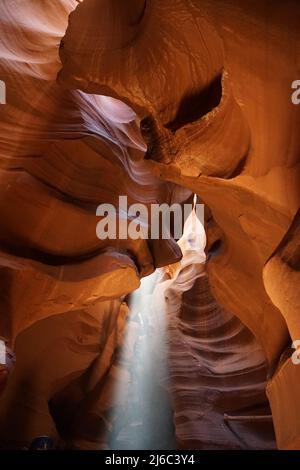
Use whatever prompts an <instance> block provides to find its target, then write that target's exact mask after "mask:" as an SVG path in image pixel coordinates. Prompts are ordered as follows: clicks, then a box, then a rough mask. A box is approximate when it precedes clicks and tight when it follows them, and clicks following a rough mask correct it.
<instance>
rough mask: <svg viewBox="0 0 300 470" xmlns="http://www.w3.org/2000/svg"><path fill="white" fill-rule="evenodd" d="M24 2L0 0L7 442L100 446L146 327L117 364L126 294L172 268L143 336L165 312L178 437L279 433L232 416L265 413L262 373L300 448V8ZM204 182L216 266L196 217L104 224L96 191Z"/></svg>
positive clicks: (223, 0) (203, 439)
mask: <svg viewBox="0 0 300 470" xmlns="http://www.w3.org/2000/svg"><path fill="white" fill-rule="evenodd" d="M17 6H18V8H16V2H11V0H2V2H1V5H0V18H1V20H0V23H1V39H0V80H1V81H2V80H3V81H5V85H6V92H7V104H5V105H2V104H1V114H0V175H1V178H0V217H1V233H0V245H1V251H0V278H1V289H0V305H1V314H0V338H3V339H5V341H6V344H7V346H13V347H14V348H15V351H16V356H17V362H16V367H15V369H14V370H13V371H12V373H11V375H10V377H9V379H8V381H7V385H6V388H5V389H4V392H3V394H2V397H1V400H0V436H1V440H2V442H3V443H4V447H5V446H12V447H20V446H22V445H28V443H29V442H30V440H31V439H32V438H33V437H35V436H36V435H37V434H40V433H43V434H45V433H48V434H49V435H51V436H53V437H54V438H55V439H56V441H58V440H59V436H60V438H62V439H63V440H64V445H67V446H68V447H71V448H91V449H98V448H106V447H107V446H108V440H109V439H108V435H109V434H112V435H114V434H115V433H116V432H115V428H116V427H118V420H114V417H113V412H114V410H115V409H116V408H117V409H118V410H122V407H123V408H124V406H125V404H126V403H128V400H130V385H129V383H130V366H129V363H130V361H133V358H134V356H135V349H134V345H135V344H136V342H137V337H138V336H139V333H138V332H137V329H138V327H136V326H135V325H131V328H132V331H131V334H130V335H129V339H128V338H127V339H128V341H127V343H126V342H125V344H126V348H127V353H125V359H124V357H122V354H121V353H120V346H121V345H122V344H123V342H124V337H123V335H124V327H125V322H126V317H127V307H126V306H125V304H123V303H122V302H123V300H124V298H125V296H126V295H127V294H129V293H131V292H133V291H134V290H135V289H136V288H138V286H139V284H140V279H141V278H142V277H144V276H147V275H149V274H151V273H153V271H155V269H156V268H159V267H163V266H167V267H166V268H165V269H164V270H163V274H162V281H163V282H162V283H161V284H158V285H157V286H156V288H155V289H154V290H155V296H156V301H157V304H156V306H153V307H154V309H153V312H154V318H155V321H156V328H157V330H156V331H157V332H158V334H157V339H156V340H155V339H154V340H153V348H152V349H153V350H154V351H155V344H158V343H156V341H157V342H158V339H159V338H160V334H159V327H160V326H162V323H161V319H160V317H159V312H160V308H166V309H167V318H168V322H169V326H168V333H169V358H170V364H169V365H170V371H169V372H170V374H171V379H172V385H171V392H172V394H173V398H174V422H175V428H176V436H177V439H178V442H179V445H180V446H181V447H185V448H186V447H190V446H196V447H205V448H228V447H229V448H272V447H273V446H274V443H273V435H272V426H271V423H270V422H269V423H267V424H264V425H261V426H260V427H258V426H257V422H261V420H260V418H261V417H260V415H259V420H258V421H257V422H256V424H255V423H254V424H253V422H252V423H251V424H249V423H248V424H245V423H244V424H238V425H237V424H236V421H235V424H234V425H232V426H233V427H232V428H231V430H230V429H229V428H230V426H229V425H228V426H227V425H225V424H224V422H223V413H234V414H235V415H236V414H239V413H240V410H238V408H240V407H246V409H248V410H249V409H251V410H252V413H258V414H260V413H262V412H264V413H268V405H267V402H266V399H265V385H266V377H267V374H268V378H269V382H268V386H267V394H268V397H269V400H270V404H271V409H272V415H273V419H274V425H275V432H276V439H277V445H278V447H279V448H294V449H295V448H299V432H300V430H299V424H298V422H299V419H298V418H299V417H298V414H297V412H295V413H294V414H293V415H291V413H288V409H289V408H291V407H293V408H295V407H296V396H297V390H298V389H299V385H298V383H299V373H298V369H297V367H296V365H294V364H293V363H292V360H291V358H290V357H289V355H290V351H288V352H286V347H287V345H288V344H289V342H290V339H292V340H293V341H297V340H300V329H299V321H298V310H299V309H298V306H299V301H298V297H297V292H298V289H297V287H298V284H299V276H298V272H299V241H298V240H299V206H300V200H299V189H298V188H299V176H298V175H299V148H300V140H299V132H298V128H299V121H300V113H299V109H300V108H299V107H297V106H295V105H294V104H293V103H292V101H291V93H292V91H291V84H292V82H293V81H294V80H296V79H297V76H298V72H299V57H300V54H299V52H300V51H299V47H300V43H299V31H298V30H299V27H298V26H299V18H300V6H299V3H298V2H297V0H291V1H290V2H284V3H283V2H281V3H280V2H273V4H272V5H271V4H270V2H267V1H266V0H264V1H261V0H260V1H258V0H257V1H256V0H255V1H253V0H245V1H244V2H239V1H238V0H214V1H211V0H164V1H163V2H161V1H159V0H130V2H127V3H126V2H124V1H122V0H83V2H78V1H76V0H55V1H53V0H24V1H22V2H17ZM287 51H289V53H288V54H287ZM298 78H299V77H298ZM193 194H196V195H197V196H198V200H201V201H202V202H204V203H205V204H206V206H207V209H206V229H207V238H208V243H207V248H206V252H207V275H208V277H207V275H206V273H204V268H203V263H204V261H205V258H204V253H203V249H204V246H202V245H201V250H200V251H199V252H197V253H195V245H196V244H197V242H199V240H198V241H197V235H195V233H197V234H198V236H199V234H200V233H201V231H200V229H199V227H198V232H197V231H196V232H193V237H194V238H193V237H192V238H191V239H188V238H183V239H182V240H180V241H179V242H178V244H177V243H175V241H174V240H173V239H170V240H162V239H161V240H150V241H147V240H132V239H126V240H123V239H118V238H117V239H116V240H108V239H106V240H99V238H98V237H97V235H96V225H97V222H98V221H99V217H97V216H96V209H97V206H98V205H99V204H101V203H108V204H113V205H114V206H115V205H117V202H118V197H119V196H120V195H126V196H127V197H128V202H129V204H132V203H136V202H137V203H143V204H145V205H146V206H147V207H148V208H149V207H150V205H151V204H153V203H163V202H166V203H169V204H171V203H173V202H179V203H180V204H183V203H184V202H186V201H190V200H191V199H192V198H193ZM118 215H120V216H121V217H123V214H118ZM122 220H124V218H123V219H122ZM130 222H131V218H130V217H127V215H126V216H125V224H126V225H128V224H129V223H130ZM147 229H148V230H150V226H149V224H148V225H147ZM202 241H203V240H202ZM203 244H204V243H203ZM191 246H193V248H191ZM180 247H181V249H182V252H183V253H184V259H183V260H182V261H180V259H181V256H182V254H181V249H180ZM165 295H166V297H167V302H166V299H165ZM147 299H148V300H149V302H151V299H152V300H153V301H154V297H147ZM155 312H156V313H155ZM128 323H134V322H132V321H131V322H130V321H129V322H128ZM126 348H125V349H126ZM157 351H158V352H162V351H161V350H160V349H159V348H158V350H157ZM158 352H156V357H157V358H158V361H159V354H158ZM283 352H284V354H283V355H282V353H283ZM126 354H127V356H126ZM162 354H163V352H162ZM280 358H281V359H280ZM3 370H4V371H3ZM149 370H151V368H150V369H149ZM7 372H8V368H5V369H4V368H1V376H2V378H3V376H5V382H6V378H7V375H8V374H7ZM157 380H158V379H157ZM1 382H2V383H3V381H2V380H1ZM118 386H121V388H122V389H123V394H121V395H120V396H119V397H118V398H116V396H114V394H113V393H112V391H113V390H115V389H116V387H118ZM2 388H4V387H3V386H2ZM118 400H119V401H118ZM263 419H265V418H264V417H263ZM121 421H122V420H121ZM254 422H255V420H254ZM20 423H22V424H21V425H20ZM116 423H117V424H116ZM226 426H227V427H226ZM235 426H236V427H235ZM209 430H210V431H209ZM57 432H58V433H59V436H58V434H57ZM125 434H126V433H125ZM237 436H239V437H237Z"/></svg>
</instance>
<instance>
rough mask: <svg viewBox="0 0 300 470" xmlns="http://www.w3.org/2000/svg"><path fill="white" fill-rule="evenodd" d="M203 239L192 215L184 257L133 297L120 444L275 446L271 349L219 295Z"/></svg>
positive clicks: (118, 420) (115, 433)
mask: <svg viewBox="0 0 300 470" xmlns="http://www.w3.org/2000/svg"><path fill="white" fill-rule="evenodd" d="M192 220H193V223H192V222H191V221H192ZM204 237H205V235H204V232H203V228H202V227H201V226H200V224H199V221H197V223H196V222H195V216H194V214H193V217H190V220H188V221H187V223H186V227H185V233H184V235H183V237H182V239H181V240H179V245H180V247H181V249H182V252H183V259H182V260H181V262H179V263H178V264H177V266H169V267H167V268H162V269H160V270H158V271H156V272H155V273H154V274H153V275H151V276H149V277H147V278H145V279H143V280H142V283H141V287H140V288H139V289H138V290H137V291H136V292H134V293H133V294H132V296H131V301H130V303H129V309H130V314H129V321H128V325H127V333H126V334H125V344H124V346H123V348H122V352H121V353H120V356H121V357H120V362H123V364H127V367H128V369H129V371H130V379H129V380H130V385H129V392H128V399H127V402H126V403H125V404H123V406H122V407H120V409H117V410H116V411H115V412H114V419H113V423H114V424H113V430H112V433H111V437H110V441H109V445H110V447H111V448H113V449H134V448H138V449H172V448H176V447H177V448H187V449H188V448H204V449H222V448H223V449H274V448H276V445H275V435H274V429H273V424H272V418H271V415H270V413H271V412H270V408H269V405H268V401H267V398H266V396H265V391H264V390H265V381H266V374H267V365H266V362H265V359H264V355H263V353H262V350H261V349H260V347H259V346H258V344H257V343H256V341H255V339H254V337H253V335H252V334H251V333H250V332H249V330H247V328H246V327H245V326H244V325H242V323H241V322H240V321H239V320H238V319H237V318H236V317H235V316H233V315H232V314H229V313H228V312H226V311H224V309H222V308H220V306H219V305H218V304H217V302H216V300H215V299H214V297H213V295H212V293H211V290H210V286H209V282H208V277H207V274H206V272H205V254H204V251H203V248H204V243H205V242H204V239H203V238H204ZM197 242H198V243H197ZM122 393H123V391H122V390H117V393H116V398H117V402H118V395H121V394H122ZM228 414H229V416H230V417H229V419H230V420H229V421H228V420H224V415H228ZM239 417H241V418H239Z"/></svg>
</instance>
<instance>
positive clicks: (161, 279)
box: [109, 211, 206, 450]
mask: <svg viewBox="0 0 300 470" xmlns="http://www.w3.org/2000/svg"><path fill="white" fill-rule="evenodd" d="M205 243H206V237H205V232H204V229H203V226H202V224H201V223H200V222H199V220H198V219H197V216H196V213H195V211H193V212H192V213H191V214H190V216H189V217H188V219H187V220H186V223H185V227H184V234H183V237H182V238H181V239H180V240H179V245H180V246H181V249H182V251H183V254H184V257H183V260H182V262H181V263H177V264H175V265H170V266H168V267H167V268H163V269H160V270H157V271H156V272H155V273H154V274H152V275H151V276H148V277H146V278H144V279H142V281H141V286H140V288H139V289H138V290H137V291H135V292H134V293H133V295H132V297H131V301H130V305H129V308H130V315H129V319H128V325H127V331H126V337H125V341H124V346H123V349H122V353H121V358H120V361H119V362H120V363H121V364H122V366H123V368H124V369H125V368H126V369H127V370H129V373H130V383H129V387H127V390H126V386H125V381H124V378H120V380H118V384H119V385H118V389H117V390H115V403H116V407H115V409H114V416H113V431H112V434H111V436H110V442H109V445H110V447H111V448H112V449H119V450H121V449H146V450H151V449H162V450H165V449H174V448H175V446H176V443H175V431H174V425H173V412H172V409H171V397H170V394H169V389H170V386H169V380H170V372H169V368H168V324H167V309H166V298H165V291H166V289H167V288H168V286H169V285H170V284H172V283H173V282H174V279H175V278H176V277H177V275H178V273H179V271H180V266H182V263H184V262H185V256H189V254H192V256H193V261H195V263H196V264H197V265H198V266H199V264H203V263H204V262H205V254H204V247H205ZM124 376H126V373H124Z"/></svg>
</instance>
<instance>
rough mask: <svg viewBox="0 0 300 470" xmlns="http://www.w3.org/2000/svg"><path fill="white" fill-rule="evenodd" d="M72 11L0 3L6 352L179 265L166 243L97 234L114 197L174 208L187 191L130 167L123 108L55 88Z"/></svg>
mask: <svg viewBox="0 0 300 470" xmlns="http://www.w3.org/2000/svg"><path fill="white" fill-rule="evenodd" d="M17 4H18V8H16V5H17ZM76 5H77V3H76V2H74V1H58V0H57V1H54V2H53V1H46V2H45V1H44V0H40V1H33V0H32V1H30V0H29V1H26V2H11V1H4V2H2V4H1V18H2V20H1V21H2V23H3V25H4V27H3V32H2V34H1V45H0V57H1V67H0V76H1V78H3V79H4V80H5V82H6V87H7V103H8V104H7V105H6V106H3V107H2V108H1V111H2V110H3V111H2V112H1V117H0V135H1V146H0V171H1V180H0V191H1V198H0V200H1V203H0V215H1V220H2V230H1V246H2V262H1V267H0V271H1V280H2V282H1V285H2V291H1V297H0V299H1V300H0V301H1V311H2V312H5V313H2V314H1V325H2V326H1V335H2V337H5V338H6V339H7V340H10V341H11V342H12V343H13V341H14V339H15V338H16V336H17V334H18V333H19V332H20V331H22V330H23V329H24V328H26V327H27V326H29V325H31V324H33V323H34V322H35V321H37V320H39V319H41V318H45V317H47V316H49V315H53V314H56V313H63V312H66V311H68V310H76V309H80V308H82V307H85V306H86V305H89V304H93V303H95V302H97V301H99V300H104V299H109V298H117V297H120V296H121V295H123V294H127V293H128V292H130V291H132V290H134V289H135V288H136V287H137V286H138V285H139V277H140V276H143V275H146V274H149V273H150V272H152V271H153V270H154V268H155V267H156V266H160V265H163V264H166V263H169V262H171V261H173V260H174V261H176V260H178V259H179V258H180V256H181V255H180V250H179V249H178V247H177V246H176V244H175V243H174V242H172V240H166V241H165V242H163V241H153V243H152V244H151V246H150V245H149V244H148V243H147V242H146V241H143V240H137V241H132V240H117V241H116V242H115V243H113V242H112V241H111V240H104V241H103V240H99V239H98V238H97V236H96V229H95V228H96V225H97V222H98V221H99V220H100V219H99V218H98V217H96V208H97V206H98V205H99V204H100V203H102V202H106V203H113V204H114V205H117V202H118V195H119V194H121V195H128V204H131V203H133V202H143V203H145V204H150V203H152V202H171V201H172V200H174V199H175V200H176V201H178V202H181V201H183V200H185V199H186V198H187V197H188V196H189V192H188V191H184V190H179V191H178V190H176V187H175V186H174V185H173V184H171V185H169V184H164V183H161V182H159V181H158V179H157V178H156V177H154V176H153V175H151V173H150V172H149V170H148V169H147V168H146V166H145V164H144V163H143V161H140V162H138V161H136V158H135V156H134V155H135V153H136V152H139V153H140V154H142V150H143V149H144V148H145V144H144V143H143V141H142V139H141V137H140V135H139V132H138V119H137V117H136V115H135V113H134V112H133V111H131V110H130V109H129V108H128V107H127V106H125V105H124V104H122V103H120V102H117V101H116V100H113V99H110V98H107V97H104V96H102V97H101V96H91V95H86V94H85V93H82V92H81V91H74V92H69V91H66V90H64V89H63V88H62V87H61V86H60V85H58V84H57V83H56V81H55V78H56V75H57V72H58V70H59V67H60V65H59V60H58V46H59V42H60V39H61V37H62V36H63V34H64V31H65V29H66V27H67V19H68V14H69V13H70V11H71V10H72V9H73V8H75V6H76ZM25 34H26V40H24V35H25ZM160 249H162V251H163V255H162V256H160V255H159V250H160ZM33 291H34V292H36V296H32V292H33Z"/></svg>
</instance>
